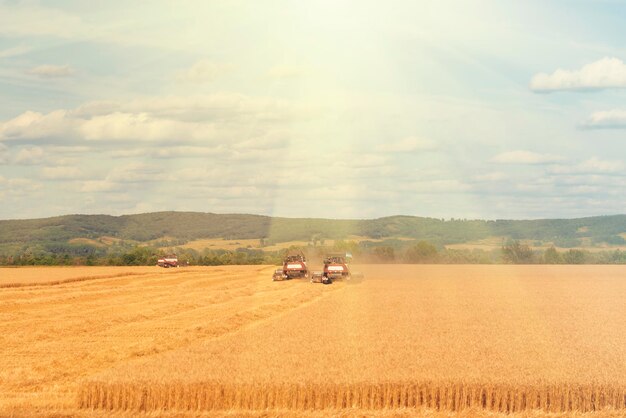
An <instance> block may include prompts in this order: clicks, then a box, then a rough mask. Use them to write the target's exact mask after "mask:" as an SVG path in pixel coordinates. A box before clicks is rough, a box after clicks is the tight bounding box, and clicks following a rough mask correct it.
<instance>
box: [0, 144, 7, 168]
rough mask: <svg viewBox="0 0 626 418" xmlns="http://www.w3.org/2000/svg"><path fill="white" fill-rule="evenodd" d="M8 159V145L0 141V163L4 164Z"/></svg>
mask: <svg viewBox="0 0 626 418" xmlns="http://www.w3.org/2000/svg"><path fill="white" fill-rule="evenodd" d="M8 161H9V147H7V146H6V145H4V144H3V143H2V142H0V164H5V163H6V162H8Z"/></svg>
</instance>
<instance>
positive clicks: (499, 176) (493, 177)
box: [473, 171, 507, 182]
mask: <svg viewBox="0 0 626 418" xmlns="http://www.w3.org/2000/svg"><path fill="white" fill-rule="evenodd" d="M506 178H507V175H506V174H505V173H502V172H500V171H494V172H491V173H484V174H478V175H476V176H474V177H473V179H474V180H475V181H477V182H497V181H502V180H505V179H506Z"/></svg>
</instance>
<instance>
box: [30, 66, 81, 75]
mask: <svg viewBox="0 0 626 418" xmlns="http://www.w3.org/2000/svg"><path fill="white" fill-rule="evenodd" d="M27 72H28V74H31V75H35V76H37V77H40V78H62V77H70V76H72V75H74V69H73V68H72V67H70V66H69V65H40V66H38V67H35V68H31V69H30V70H28V71H27Z"/></svg>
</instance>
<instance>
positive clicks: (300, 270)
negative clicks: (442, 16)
mask: <svg viewBox="0 0 626 418" xmlns="http://www.w3.org/2000/svg"><path fill="white" fill-rule="evenodd" d="M309 277H310V271H309V268H308V266H307V264H306V257H305V256H304V253H303V252H302V251H291V252H289V253H287V255H286V256H285V259H284V261H283V268H281V269H276V271H274V275H273V276H272V280H274V281H279V280H289V279H295V278H303V279H308V278H309Z"/></svg>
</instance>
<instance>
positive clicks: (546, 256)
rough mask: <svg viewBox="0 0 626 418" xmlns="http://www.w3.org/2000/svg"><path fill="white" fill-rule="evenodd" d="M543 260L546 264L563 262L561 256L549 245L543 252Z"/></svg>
mask: <svg viewBox="0 0 626 418" xmlns="http://www.w3.org/2000/svg"><path fill="white" fill-rule="evenodd" d="M543 262H544V263H546V264H561V263H563V256H562V255H561V253H559V252H558V251H557V250H556V248H554V247H550V248H548V249H547V250H546V251H545V252H544V253H543Z"/></svg>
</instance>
